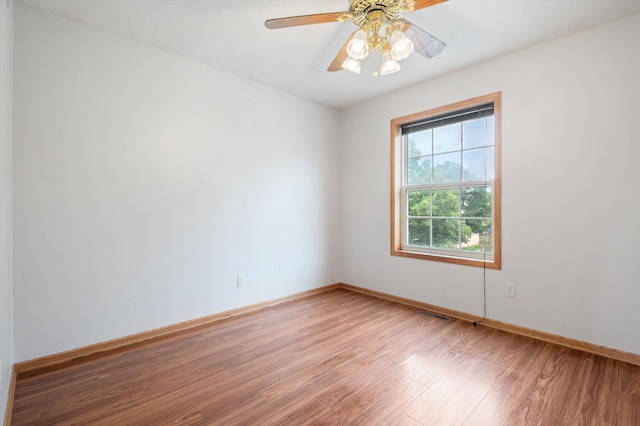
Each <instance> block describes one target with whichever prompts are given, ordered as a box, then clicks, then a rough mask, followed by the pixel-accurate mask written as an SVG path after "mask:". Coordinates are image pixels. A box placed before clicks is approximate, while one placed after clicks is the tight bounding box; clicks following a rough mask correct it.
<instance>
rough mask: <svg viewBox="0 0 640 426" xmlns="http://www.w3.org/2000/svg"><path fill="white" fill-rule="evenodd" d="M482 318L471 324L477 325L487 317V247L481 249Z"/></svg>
mask: <svg viewBox="0 0 640 426" xmlns="http://www.w3.org/2000/svg"><path fill="white" fill-rule="evenodd" d="M482 299H483V303H482V319H481V320H480V321H474V322H473V326H474V327H477V326H478V324H482V323H483V321H484V320H485V319H487V249H486V248H485V249H484V250H483V251H482Z"/></svg>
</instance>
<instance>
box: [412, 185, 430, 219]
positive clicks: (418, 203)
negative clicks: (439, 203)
mask: <svg viewBox="0 0 640 426" xmlns="http://www.w3.org/2000/svg"><path fill="white" fill-rule="evenodd" d="M408 192H409V194H408V198H409V216H430V215H431V209H430V206H429V191H428V190H427V191H408Z"/></svg>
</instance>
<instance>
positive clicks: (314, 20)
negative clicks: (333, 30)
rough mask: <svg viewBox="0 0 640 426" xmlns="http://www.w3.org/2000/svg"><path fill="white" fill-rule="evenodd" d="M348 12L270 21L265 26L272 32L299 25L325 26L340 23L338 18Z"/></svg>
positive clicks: (290, 17) (265, 22)
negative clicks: (328, 23) (325, 24)
mask: <svg viewBox="0 0 640 426" xmlns="http://www.w3.org/2000/svg"><path fill="white" fill-rule="evenodd" d="M346 13H347V12H332V13H317V14H315V15H301V16H289V17H287V18H277V19H268V20H266V21H264V26H265V27H267V28H269V29H270V30H275V29H278V28H286V27H296V26H298V25H310V24H324V23H326V22H338V18H340V17H341V16H344V15H345V14H346Z"/></svg>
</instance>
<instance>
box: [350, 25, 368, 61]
mask: <svg viewBox="0 0 640 426" xmlns="http://www.w3.org/2000/svg"><path fill="white" fill-rule="evenodd" d="M368 54H369V40H368V37H367V32H366V31H365V30H358V31H356V32H355V33H354V34H353V37H351V40H349V44H348V45H347V55H349V57H350V58H353V59H355V60H360V59H364V58H366V57H367V55H368Z"/></svg>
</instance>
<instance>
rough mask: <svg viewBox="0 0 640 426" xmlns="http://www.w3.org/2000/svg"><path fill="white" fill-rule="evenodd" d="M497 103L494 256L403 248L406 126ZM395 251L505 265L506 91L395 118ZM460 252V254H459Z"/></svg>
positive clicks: (498, 266)
mask: <svg viewBox="0 0 640 426" xmlns="http://www.w3.org/2000/svg"><path fill="white" fill-rule="evenodd" d="M488 103H493V107H494V126H495V130H494V131H495V134H494V137H495V143H494V155H495V177H494V179H493V188H494V194H493V233H494V241H493V244H494V245H493V259H488V258H487V259H477V258H476V259H474V258H472V257H463V256H461V255H463V254H464V253H459V252H456V256H453V255H447V254H446V253H442V250H440V252H441V253H436V252H435V250H434V252H432V253H424V252H417V251H411V250H406V249H403V248H402V213H401V212H402V201H401V200H402V196H401V192H402V190H403V188H402V182H403V180H402V179H403V178H402V170H403V166H402V162H403V157H402V134H401V133H402V126H403V125H406V124H409V123H413V122H416V121H421V120H427V119H429V118H431V117H435V116H440V115H443V114H453V113H455V112H458V111H462V110H466V109H469V108H472V107H475V106H480V105H483V104H488ZM390 157H391V212H390V213H391V214H390V217H391V255H392V256H401V257H409V258H415V259H423V260H432V261H439V262H446V263H454V264H458V265H469V266H480V267H486V268H489V269H498V270H500V269H502V213H501V212H502V162H501V158H502V92H495V93H491V94H489V95H484V96H479V97H476V98H472V99H467V100H465V101H461V102H456V103H453V104H449V105H445V106H442V107H438V108H433V109H430V110H427V111H422V112H417V113H414V114H410V115H406V116H404V117H398V118H394V119H393V120H391V156H390ZM458 254H460V256H458Z"/></svg>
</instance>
